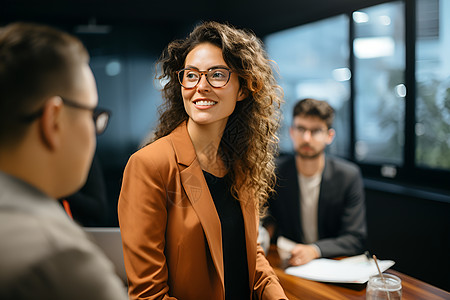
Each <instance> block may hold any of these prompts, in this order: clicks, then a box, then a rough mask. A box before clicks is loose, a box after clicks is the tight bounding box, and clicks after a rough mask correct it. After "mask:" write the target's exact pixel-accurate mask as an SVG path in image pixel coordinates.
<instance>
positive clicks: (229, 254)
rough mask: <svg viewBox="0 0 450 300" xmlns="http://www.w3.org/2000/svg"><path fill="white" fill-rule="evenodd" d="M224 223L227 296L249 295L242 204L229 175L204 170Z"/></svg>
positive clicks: (231, 298) (229, 298) (230, 299)
mask: <svg viewBox="0 0 450 300" xmlns="http://www.w3.org/2000/svg"><path fill="white" fill-rule="evenodd" d="M203 174H204V176H205V179H206V182H207V183H208V188H209V191H210V192H211V196H212V198H213V200H214V205H215V206H216V210H217V214H218V215H219V219H220V225H221V227H222V248H223V265H224V272H225V299H226V300H239V299H245V300H248V299H249V298H250V290H249V279H248V264H247V250H246V246H245V227H244V219H243V217H242V211H241V206H240V203H239V201H238V200H236V199H234V198H233V196H232V195H231V191H230V183H229V181H228V180H227V177H228V176H225V177H216V176H214V175H212V174H210V173H208V172H205V171H203Z"/></svg>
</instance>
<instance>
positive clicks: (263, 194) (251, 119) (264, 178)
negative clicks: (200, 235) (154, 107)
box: [153, 22, 282, 213]
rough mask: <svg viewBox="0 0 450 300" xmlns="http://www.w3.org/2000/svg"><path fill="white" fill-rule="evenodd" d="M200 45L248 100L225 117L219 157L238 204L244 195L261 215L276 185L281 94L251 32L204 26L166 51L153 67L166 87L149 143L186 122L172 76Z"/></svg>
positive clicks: (268, 64) (175, 74) (200, 26)
mask: <svg viewBox="0 0 450 300" xmlns="http://www.w3.org/2000/svg"><path fill="white" fill-rule="evenodd" d="M202 43H211V44H213V45H216V46H218V47H219V48H221V49H222V53H223V58H224V60H225V62H226V63H227V64H228V66H229V67H230V68H231V69H232V70H233V72H236V73H237V74H238V76H239V83H240V87H241V88H242V89H243V92H245V94H246V95H248V96H247V98H246V99H244V100H243V101H238V102H237V103H236V107H235V110H234V112H233V113H232V114H231V116H230V117H229V118H228V121H227V125H226V128H225V131H224V134H223V136H222V140H221V143H220V147H219V154H220V155H221V158H222V159H223V161H224V163H225V165H226V167H227V170H228V172H229V175H230V177H229V178H231V191H232V193H233V195H234V196H235V197H236V199H238V200H242V199H244V197H243V193H247V194H250V195H253V196H251V197H250V198H251V199H254V204H255V207H256V208H257V209H258V210H259V211H260V212H261V213H262V212H263V207H264V204H265V202H266V201H267V198H268V195H269V193H270V192H272V191H273V185H274V182H275V172H274V170H275V163H274V156H275V154H276V152H277V144H278V138H277V130H278V127H279V124H280V113H279V108H280V105H281V103H282V90H281V88H280V87H279V86H278V85H277V83H276V80H275V77H274V74H273V71H272V67H271V63H272V61H270V60H269V59H268V57H267V54H266V52H265V50H264V49H263V45H262V42H261V40H260V39H258V38H257V37H256V36H255V35H254V34H253V33H252V32H250V31H247V30H243V29H237V28H235V27H233V26H231V25H229V24H221V23H217V22H204V23H202V24H200V25H197V26H196V27H195V29H194V30H193V31H192V32H191V33H190V34H189V35H188V37H187V38H186V39H182V40H175V41H173V42H171V43H170V44H169V45H168V46H167V48H166V49H165V50H164V52H163V54H162V55H161V57H160V59H159V61H158V64H157V66H159V67H160V68H161V69H160V74H159V75H157V77H156V78H157V79H158V80H165V81H167V83H166V84H165V85H164V87H163V89H162V96H163V98H164V100H165V101H164V103H163V105H161V106H160V108H159V113H160V117H159V125H158V126H157V128H156V131H155V133H154V137H153V140H156V139H159V138H161V137H163V136H166V135H167V134H169V133H170V132H172V130H174V129H175V128H176V127H177V126H178V125H180V124H181V123H182V122H184V121H186V120H188V118H189V116H188V114H187V113H186V111H185V109H184V104H183V99H182V95H181V88H180V84H179V82H178V79H177V73H176V72H177V71H178V70H180V69H182V68H184V63H185V58H186V56H187V55H188V53H189V52H190V51H191V50H192V49H193V48H195V47H196V46H197V45H199V44H202Z"/></svg>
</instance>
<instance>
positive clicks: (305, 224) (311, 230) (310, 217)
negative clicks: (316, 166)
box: [298, 172, 322, 244]
mask: <svg viewBox="0 0 450 300" xmlns="http://www.w3.org/2000/svg"><path fill="white" fill-rule="evenodd" d="M321 180H322V173H321V172H319V173H317V174H315V175H313V176H309V177H307V176H304V175H302V174H298V183H299V186H300V199H299V200H300V211H301V222H302V229H303V238H304V242H305V243H307V244H311V243H314V242H316V241H317V240H318V239H319V233H318V224H317V217H318V213H317V209H318V205H319V192H320V182H321Z"/></svg>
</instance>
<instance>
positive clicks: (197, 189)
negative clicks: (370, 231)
mask: <svg viewBox="0 0 450 300" xmlns="http://www.w3.org/2000/svg"><path fill="white" fill-rule="evenodd" d="M251 202H252V201H247V202H245V203H244V202H243V203H242V204H241V208H242V214H243V217H244V224H245V238H246V247H247V260H248V270H249V285H250V290H251V291H252V298H251V299H287V298H286V296H285V294H284V292H283V289H282V287H281V286H280V284H279V281H278V278H277V276H276V275H275V273H274V272H273V270H272V268H271V267H270V265H269V263H268V262H267V260H266V258H265V256H264V252H263V250H262V248H261V247H260V246H259V245H257V241H256V240H257V236H258V222H259V220H258V216H257V212H256V211H255V209H254V205H253V204H252V203H251ZM118 212H119V223H120V229H121V233H122V240H123V249H124V256H125V268H126V271H127V276H128V281H129V290H128V292H129V295H130V297H131V299H181V300H191V299H192V300H202V299H205V300H220V299H225V293H224V266H223V253H222V233H221V226H220V220H219V217H218V214H217V212H216V209H215V206H214V202H213V199H212V198H211V194H210V192H209V190H208V186H207V183H206V180H205V178H204V176H203V173H202V169H201V168H200V165H199V163H198V160H197V157H196V154H195V150H194V146H193V144H192V142H191V140H190V137H189V134H188V131H187V128H186V123H185V122H184V123H182V124H181V125H180V126H178V127H177V128H176V129H175V130H174V131H173V132H172V133H170V134H169V135H167V136H166V137H163V138H161V139H159V140H157V141H155V142H153V143H152V144H150V145H148V146H146V147H144V148H142V149H141V150H139V151H137V152H136V153H135V154H133V155H132V156H131V158H130V160H129V161H128V164H127V166H126V168H125V172H124V176H123V183H122V190H121V193H120V197H119V208H118Z"/></svg>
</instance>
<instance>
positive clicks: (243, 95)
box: [237, 87, 249, 101]
mask: <svg viewBox="0 0 450 300" xmlns="http://www.w3.org/2000/svg"><path fill="white" fill-rule="evenodd" d="M248 95H249V92H248V90H247V89H243V88H242V87H241V88H240V89H239V94H238V98H237V101H242V100H244V99H245V98H247V97H248Z"/></svg>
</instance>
